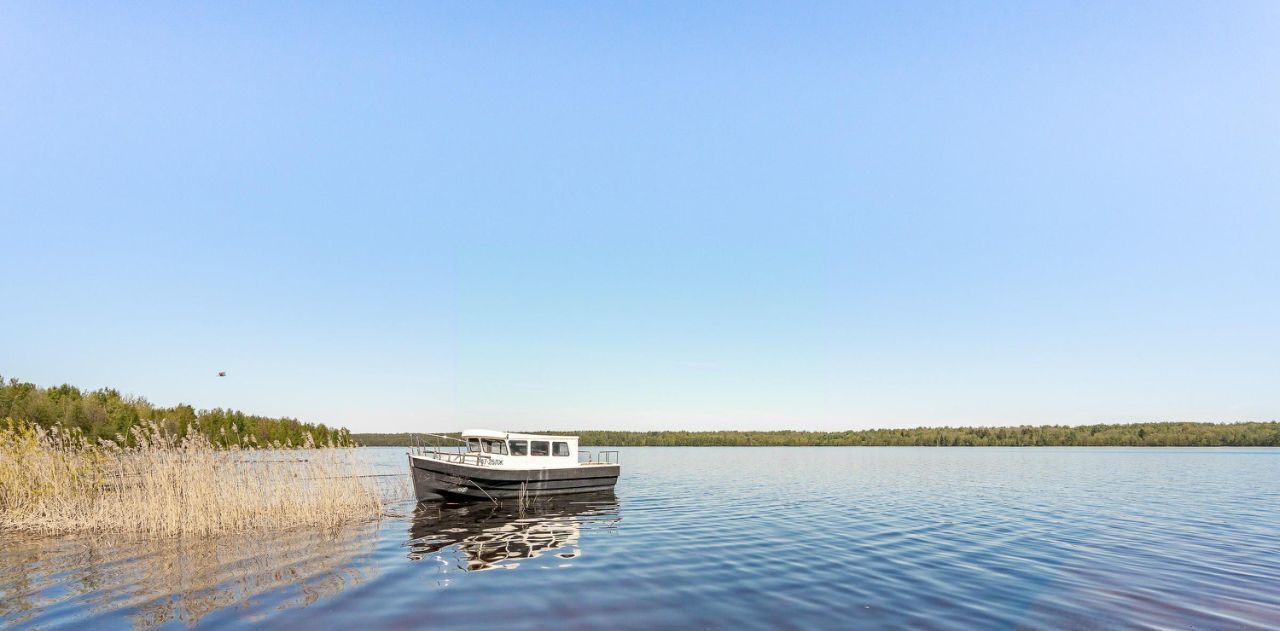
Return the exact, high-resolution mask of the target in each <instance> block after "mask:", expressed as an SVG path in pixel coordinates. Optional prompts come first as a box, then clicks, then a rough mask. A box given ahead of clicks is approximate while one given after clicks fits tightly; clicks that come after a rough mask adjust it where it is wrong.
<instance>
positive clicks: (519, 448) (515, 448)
mask: <svg viewBox="0 0 1280 631" xmlns="http://www.w3.org/2000/svg"><path fill="white" fill-rule="evenodd" d="M510 442H511V455H513V456H527V455H529V441H527V440H513V441H510Z"/></svg>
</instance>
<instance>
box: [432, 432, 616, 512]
mask: <svg viewBox="0 0 1280 631" xmlns="http://www.w3.org/2000/svg"><path fill="white" fill-rule="evenodd" d="M436 438H438V439H444V440H450V441H454V442H455V443H456V444H455V446H453V447H452V448H450V447H444V448H442V447H439V446H435V447H416V448H415V449H414V450H413V451H411V452H410V453H409V471H410V473H411V474H412V477H413V491H414V495H415V496H416V497H417V499H418V501H419V502H427V501H438V500H448V501H493V502H498V501H499V500H504V499H518V500H521V501H524V500H533V499H537V498H539V497H548V496H555V495H568V494H571V493H592V492H597V491H608V490H612V489H613V487H614V485H615V484H617V482H618V475H619V473H620V472H621V465H620V464H619V462H618V452H617V451H612V450H609V451H598V452H595V453H592V452H590V451H579V450H578V437H577V436H548V435H546V434H517V433H514V432H502V431H496V430H491V429H469V430H466V431H464V432H462V434H461V438H453V437H449V436H436Z"/></svg>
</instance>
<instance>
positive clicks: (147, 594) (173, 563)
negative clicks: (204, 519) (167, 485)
mask: <svg viewBox="0 0 1280 631" xmlns="http://www.w3.org/2000/svg"><path fill="white" fill-rule="evenodd" d="M376 534H377V524H376V523H373V522H370V523H365V524H354V525H350V526H346V527H339V528H332V529H298V530H294V531H291V532H286V533H274V534H252V535H250V534H246V535H237V536H221V537H215V538H194V537H186V538H172V539H163V540H154V539H152V540H147V539H130V538H127V537H120V536H112V537H108V536H97V537H80V538H75V539H72V538H67V537H61V538H31V539H27V540H19V541H6V544H5V546H4V550H3V551H0V622H4V623H12V624H31V625H32V626H44V625H43V624H42V622H43V621H44V620H45V618H51V619H57V618H59V616H60V615H62V614H68V613H70V614H71V615H72V616H73V617H80V616H82V615H85V614H87V615H90V616H92V615H98V614H113V613H114V615H120V616H124V617H127V618H128V619H129V620H131V621H132V624H133V626H134V627H135V628H152V627H157V626H161V625H165V624H172V623H179V624H183V625H186V626H191V625H195V624H196V623H198V622H200V620H201V619H202V618H204V617H205V616H207V615H209V614H210V613H212V612H214V611H218V610H220V609H226V608H230V607H239V608H246V607H250V606H251V605H252V604H253V603H254V602H255V600H258V599H259V598H260V597H264V595H265V594H268V593H269V592H270V593H271V595H270V596H268V597H266V598H267V601H269V603H268V604H269V605H270V608H271V609H288V608H292V607H303V606H306V605H309V604H311V603H313V602H315V601H317V600H320V599H322V598H325V597H328V596H332V595H334V594H336V593H338V592H341V591H343V590H345V589H348V588H350V587H353V586H355V585H358V584H361V583H364V582H366V581H368V580H369V579H371V578H372V577H373V575H374V574H375V571H376V566H375V564H374V563H373V561H372V560H371V559H370V558H369V557H370V553H371V552H372V550H373V546H374V542H375V541H376ZM64 620H65V619H64Z"/></svg>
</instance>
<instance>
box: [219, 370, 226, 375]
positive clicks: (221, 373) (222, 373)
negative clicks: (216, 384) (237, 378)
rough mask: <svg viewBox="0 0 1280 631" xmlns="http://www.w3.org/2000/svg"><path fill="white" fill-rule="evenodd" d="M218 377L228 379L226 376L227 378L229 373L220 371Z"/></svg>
mask: <svg viewBox="0 0 1280 631" xmlns="http://www.w3.org/2000/svg"><path fill="white" fill-rule="evenodd" d="M218 376H219V377H226V376H227V371H225V370H219V371H218Z"/></svg>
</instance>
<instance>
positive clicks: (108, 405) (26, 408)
mask: <svg viewBox="0 0 1280 631" xmlns="http://www.w3.org/2000/svg"><path fill="white" fill-rule="evenodd" d="M5 418H14V419H17V420H19V421H27V422H30V423H34V424H36V425H39V426H40V427H43V428H45V429H51V428H52V427H54V426H55V425H56V426H61V427H62V428H64V429H66V430H71V429H78V430H80V431H81V432H82V433H83V434H84V436H85V438H88V439H89V440H90V441H96V440H98V439H104V440H113V441H117V442H121V443H129V444H132V442H131V441H132V440H133V439H134V434H133V429H134V428H136V427H143V428H145V427H146V426H147V425H148V424H150V423H155V424H157V425H160V426H161V428H162V429H164V430H165V431H167V432H168V433H170V434H175V435H177V436H178V437H185V436H186V435H187V434H188V432H189V430H192V429H195V430H197V431H199V432H201V433H203V434H204V435H205V437H206V438H208V439H209V440H210V442H212V443H213V444H214V445H216V446H219V447H231V446H232V445H238V444H244V443H245V442H246V441H249V440H253V441H254V442H255V443H256V444H257V445H258V446H262V447H267V446H273V445H274V446H280V447H292V446H298V445H302V444H303V443H305V442H307V441H308V440H310V441H311V442H312V443H313V444H316V445H327V444H330V443H332V444H334V445H336V446H339V447H351V446H354V444H353V443H352V441H351V432H349V431H348V430H347V429H346V428H345V427H339V428H331V427H327V426H325V425H324V424H323V423H318V424H317V423H303V422H301V421H299V420H297V419H294V418H287V417H282V418H272V417H267V416H257V415H253V414H245V413H244V412H240V411H239V410H224V409H222V408H213V409H211V410H196V409H195V408H193V407H191V406H190V405H186V404H182V403H180V404H178V405H175V406H173V407H159V406H156V405H153V404H152V403H151V402H150V401H147V400H146V399H145V398H143V397H137V396H130V395H123V394H121V393H120V392H119V391H118V390H115V389H113V388H101V389H99V390H92V391H88V390H81V389H80V388H77V387H75V386H72V385H67V384H63V385H60V386H53V387H49V388H44V387H41V386H37V385H35V384H33V383H26V382H21V381H18V380H17V379H12V378H11V379H9V380H8V381H7V382H6V381H5V380H4V377H3V376H0V419H5Z"/></svg>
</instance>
